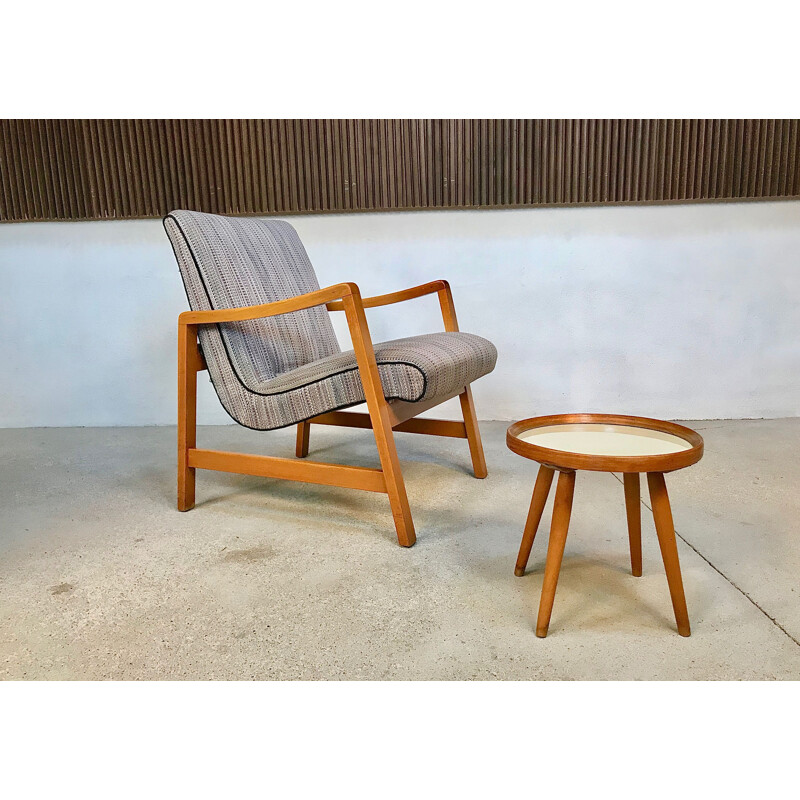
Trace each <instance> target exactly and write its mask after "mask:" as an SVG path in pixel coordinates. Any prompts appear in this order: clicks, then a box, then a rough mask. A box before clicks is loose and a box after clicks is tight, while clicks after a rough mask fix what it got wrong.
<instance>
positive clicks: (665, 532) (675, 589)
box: [647, 472, 692, 636]
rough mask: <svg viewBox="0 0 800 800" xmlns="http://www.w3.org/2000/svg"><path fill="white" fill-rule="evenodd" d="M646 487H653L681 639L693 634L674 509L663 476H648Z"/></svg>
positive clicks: (652, 499)
mask: <svg viewBox="0 0 800 800" xmlns="http://www.w3.org/2000/svg"><path fill="white" fill-rule="evenodd" d="M647 483H648V486H649V487H650V501H651V503H650V504H651V505H652V507H653V519H654V520H655V523H656V534H658V544H659V546H660V547H661V557H662V558H663V559H664V570H665V572H666V573H667V584H668V585H669V593H670V597H671V598H672V608H673V610H674V611H675V621H676V622H677V623H678V633H679V634H680V635H681V636H690V635H691V632H692V631H691V628H690V626H689V612H688V610H687V608H686V595H685V594H684V593H683V579H682V578H681V565H680V561H679V560H678V545H677V543H676V542H675V525H674V523H673V521H672V509H671V508H670V505H669V495H668V494H667V484H666V482H665V481H664V474H663V473H662V472H648V473H647Z"/></svg>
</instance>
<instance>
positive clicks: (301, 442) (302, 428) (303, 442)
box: [295, 420, 311, 458]
mask: <svg viewBox="0 0 800 800" xmlns="http://www.w3.org/2000/svg"><path fill="white" fill-rule="evenodd" d="M310 433H311V423H310V422H309V421H308V420H306V421H305V422H298V423H297V445H296V446H295V455H296V456H297V457H298V458H305V457H306V456H307V455H308V437H309V434H310Z"/></svg>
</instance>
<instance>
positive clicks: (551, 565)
mask: <svg viewBox="0 0 800 800" xmlns="http://www.w3.org/2000/svg"><path fill="white" fill-rule="evenodd" d="M574 494H575V473H574V472H560V473H559V475H558V486H556V499H555V504H554V505H553V522H552V524H551V525H550V542H549V544H548V546H547V564H546V565H545V568H544V583H543V584H542V599H541V601H540V603H539V616H538V618H537V620H536V635H537V636H539V637H540V638H544V637H545V636H547V629H548V628H549V627H550V615H551V614H552V613H553V600H554V599H555V596H556V586H557V584H558V573H559V572H560V571H561V559H562V558H563V557H564V546H565V545H566V543H567V531H568V530H569V518H570V515H571V514H572V497H573V495H574Z"/></svg>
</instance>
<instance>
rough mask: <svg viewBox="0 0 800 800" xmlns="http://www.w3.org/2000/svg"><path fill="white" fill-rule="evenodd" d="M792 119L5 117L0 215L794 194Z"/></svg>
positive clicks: (799, 186)
mask: <svg viewBox="0 0 800 800" xmlns="http://www.w3.org/2000/svg"><path fill="white" fill-rule="evenodd" d="M798 148H800V121H798V120H641V119H632V120H593V119H577V120H513V119H506V120H422V119H412V120H353V119H343V120H291V119H280V120H3V121H0V219H2V220H4V221H12V222H13V221H23V220H76V219H126V218H131V217H160V216H163V215H164V214H166V213H167V212H168V211H170V210H172V209H175V208H190V209H198V210H203V211H212V212H218V213H222V214H261V215H268V214H292V213H316V212H326V211H372V210H374V211H378V210H380V211H385V210H395V209H413V208H496V207H518V206H536V205H572V204H592V203H659V202H669V201H691V200H723V199H757V198H768V197H798V196H800V157H799V156H798Z"/></svg>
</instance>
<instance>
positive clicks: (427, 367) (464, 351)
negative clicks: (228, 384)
mask: <svg viewBox="0 0 800 800" xmlns="http://www.w3.org/2000/svg"><path fill="white" fill-rule="evenodd" d="M374 349H375V359H376V361H377V362H378V372H379V373H380V377H381V385H382V386H383V392H384V395H385V396H386V398H387V399H390V400H407V401H409V402H412V403H413V402H419V401H422V400H430V399H435V398H439V397H441V398H447V397H452V396H454V395H455V394H458V393H460V391H461V390H462V389H463V388H464V387H465V386H467V385H468V384H469V383H471V382H472V381H474V380H477V379H478V378H480V377H481V376H483V375H486V374H487V373H489V372H491V371H492V370H493V369H494V365H495V361H496V360H497V351H496V350H495V347H494V345H493V344H492V343H491V342H489V341H487V340H486V339H482V338H481V337H480V336H474V335H472V334H470V333H431V334H427V335H423V336H410V337H408V338H406V339H395V340H393V341H390V342H381V343H378V344H375V345H374ZM249 390H250V395H251V398H252V401H251V405H250V412H251V413H250V426H251V427H256V428H262V429H265V428H273V427H280V426H283V425H290V424H294V423H295V422H300V421H301V420H304V419H308V418H309V417H312V416H316V415H317V414H319V413H322V412H323V411H332V410H334V409H338V408H346V407H347V406H352V405H357V404H358V403H363V402H364V388H363V386H362V384H361V378H360V376H359V372H358V365H357V363H356V356H355V353H354V352H353V351H352V350H347V351H345V352H342V353H336V354H334V355H331V356H328V357H327V358H323V359H320V360H319V361H314V362H312V363H310V364H304V365H303V366H301V367H297V368H296V369H293V370H290V371H288V372H284V373H282V374H281V375H278V376H277V377H275V378H271V379H270V380H267V381H263V382H262V383H259V384H256V385H253V386H251V387H249ZM276 423H277V424H276Z"/></svg>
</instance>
